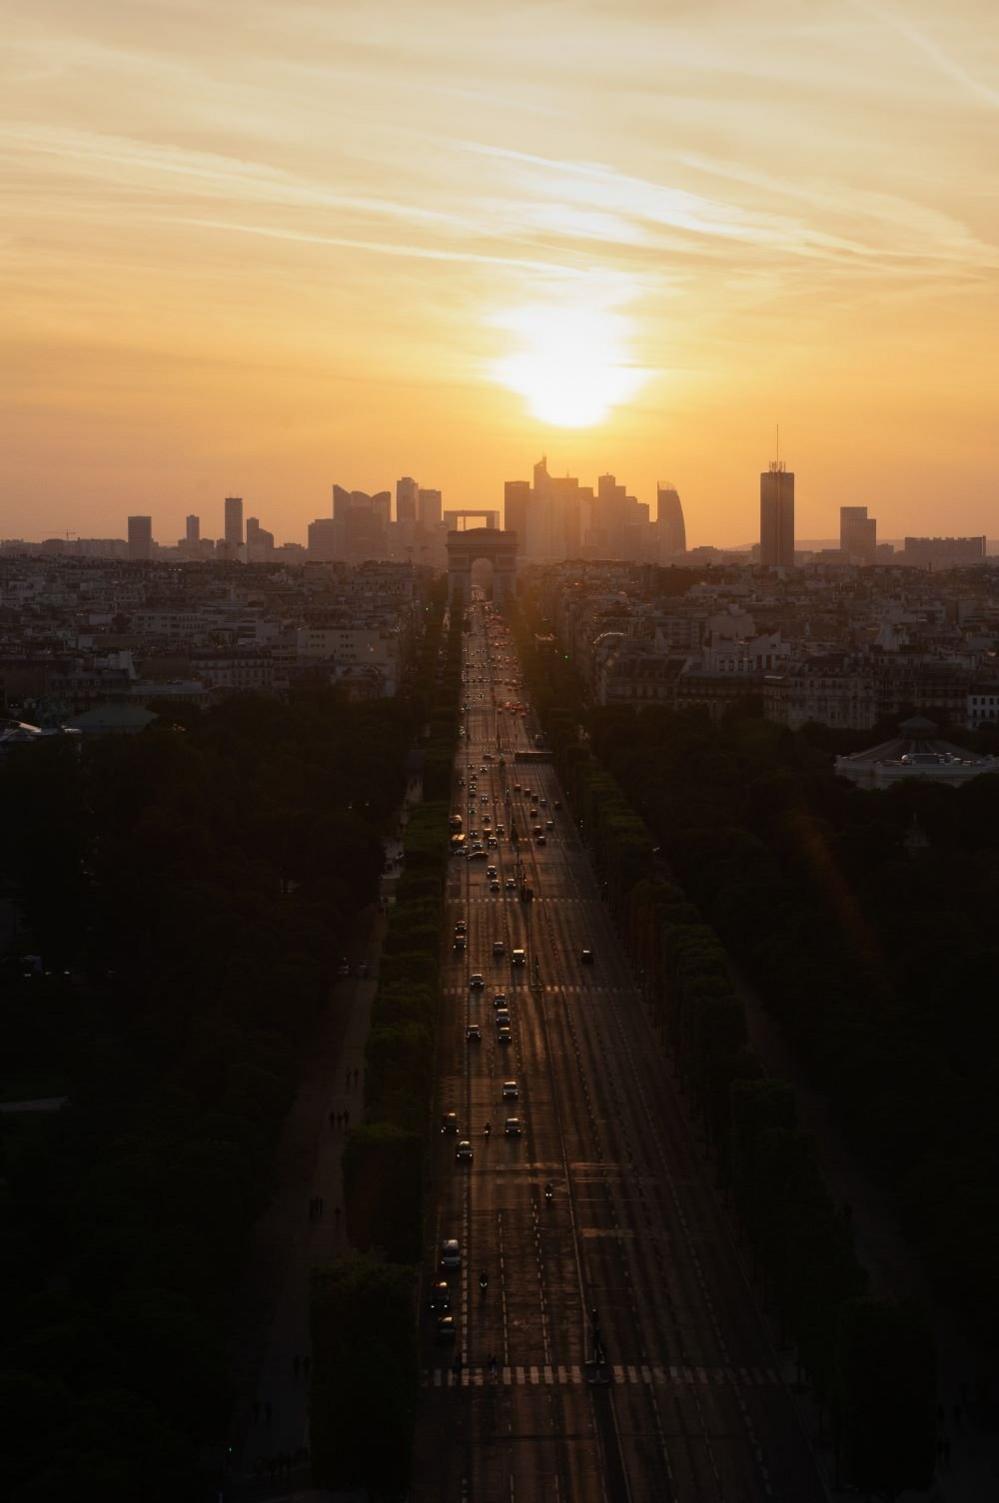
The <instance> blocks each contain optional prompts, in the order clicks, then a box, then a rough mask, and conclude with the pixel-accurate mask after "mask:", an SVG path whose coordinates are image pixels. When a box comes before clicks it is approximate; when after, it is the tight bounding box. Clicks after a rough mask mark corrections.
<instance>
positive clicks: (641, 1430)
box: [412, 605, 825, 1503]
mask: <svg viewBox="0 0 999 1503" xmlns="http://www.w3.org/2000/svg"><path fill="white" fill-rule="evenodd" d="M472 620H473V626H472V630H471V632H470V633H469V634H468V635H467V637H466V647H465V675H466V682H465V686H464V697H465V701H466V703H467V706H468V708H467V711H466V713H465V714H464V716H463V721H464V725H465V728H466V732H467V735H466V738H465V739H463V740H462V742H461V746H460V751H459V754H458V757H457V759H456V766H455V788H454V792H453V797H452V809H453V810H456V811H458V812H460V813H461V814H462V816H463V818H464V820H465V831H466V835H467V836H468V838H469V839H470V838H471V833H470V832H471V831H472V830H477V831H478V832H479V834H480V836H485V835H487V834H488V831H489V829H492V830H495V829H496V826H497V825H500V826H503V827H504V830H505V834H504V836H503V837H502V838H499V839H498V840H497V844H496V848H495V849H490V850H488V851H487V859H485V860H482V859H476V860H471V859H458V858H455V859H453V860H452V862H451V865H450V874H449V881H448V894H447V897H448V903H447V913H448V925H449V927H448V936H447V945H448V949H447V954H448V962H447V965H446V967H445V987H446V990H445V999H444V1008H443V1013H442V1026H441V1030H440V1045H439V1106H440V1110H441V1112H442V1113H443V1112H444V1111H449V1110H451V1111H454V1112H456V1113H457V1117H458V1125H459V1129H460V1131H459V1135H458V1136H461V1137H468V1138H469V1139H470V1141H471V1143H472V1148H473V1153H474V1158H473V1162H472V1163H471V1164H470V1165H466V1164H460V1163H458V1162H456V1159H455V1149H456V1144H457V1141H458V1138H457V1137H456V1136H452V1135H450V1134H447V1135H445V1134H443V1133H442V1134H440V1135H439V1136H438V1137H437V1138H436V1139H435V1144H434V1157H435V1162H434V1170H433V1195H434V1199H433V1201H432V1204H431V1214H430V1217H429V1224H430V1230H431V1233H432V1239H433V1240H432V1242H431V1243H430V1245H428V1247H427V1249H426V1258H425V1265H424V1272H423V1279H422V1301H421V1303H422V1306H423V1312H422V1324H421V1353H422V1367H423V1380H422V1381H423V1387H422V1391H421V1402H420V1412H419V1418H418V1426H417V1444H416V1456H415V1482H414V1488H413V1493H412V1496H413V1498H414V1500H417V1503H431V1500H433V1503H449V1500H454V1503H463V1500H468V1503H500V1500H502V1503H535V1500H536V1503H551V1500H556V1503H557V1500H564V1503H653V1500H654V1503H669V1500H673V1499H675V1500H680V1503H687V1500H691V1503H700V1500H704V1503H708V1500H721V1499H724V1500H726V1503H742V1500H745V1503H750V1500H768V1499H769V1500H781V1503H813V1500H816V1503H817V1500H820V1499H822V1498H823V1497H824V1496H825V1494H824V1491H823V1488H822V1485H821V1483H820V1481H819V1477H818V1474H817V1471H816V1467H815V1463H814V1460H813V1458H812V1455H811V1452H810V1450H809V1447H808V1445H807V1444H806V1441H805V1438H804V1436H803V1434H802V1431H801V1429H800V1426H799V1423H798V1420H797V1416H796V1414H795V1411H794V1408H793V1405H792V1402H791V1398H790V1395H789V1394H788V1392H787V1390H786V1388H785V1387H784V1385H783V1383H782V1381H781V1378H780V1374H779V1372H778V1370H777V1362H776V1358H775V1355H774V1352H773V1350H772V1347H771V1344H770V1341H769V1338H768V1334H767V1331H766V1328H765V1325H764V1323H763V1321H762V1320H761V1318H760V1316H759V1314H758V1312H757V1310H756V1308H755V1306H754V1303H753V1299H752V1296H751V1293H750V1290H749V1287H748V1285H747V1282H746V1279H745V1277H744V1274H743V1271H742V1268H741V1265H740V1263H739V1260H738V1258H737V1256H736V1253H735V1250H734V1248H733V1246H732V1242H731V1237H730V1233H729V1230H728V1226H727V1223H726V1221H725V1219H724V1216H723V1215H722V1212H721V1210H720V1208H719V1206H718V1203H717V1200H716V1198H715V1195H714V1192H713V1190H712V1188H711V1184H710V1181H709V1177H708V1172H707V1170H706V1168H705V1164H704V1161H703V1159H702V1158H701V1156H700V1155H699V1153H698V1152H697V1150H696V1148H695V1146H694V1145H693V1143H692V1142H691V1139H690V1134H689V1129H688V1128H687V1126H686V1124H685V1120H684V1118H683V1115H682V1113H681V1111H680V1110H679V1107H678V1104H677V1100H676V1094H675V1092H676V1087H675V1084H674V1082H673V1076H672V1074H671V1071H670V1068H669V1065H668V1062H667V1060H666V1057H665V1055H664V1053H663V1051H662V1049H661V1047H660V1046H659V1044H658V1042H657V1041H656V1039H655V1036H654V1033H653V1031H652V1029H651V1026H650V1024H649V1021H648V1019H647V1017H646V1015H645V1012H644V1011H643V1007H642V1003H641V999H640V996H639V994H638V991H637V990H636V988H635V985H634V981H633V978H632V977H631V975H630V973H629V970H628V967H627V965H626V963H625V960H624V957H623V954H622V952H621V946H620V942H619V941H618V939H617V937H616V933H615V930H614V928H613V925H612V923H611V919H610V915H609V913H608V911H607V909H606V907H605V906H604V905H603V904H602V903H601V901H600V898H599V894H598V891H597V886H596V882H595V879H594V876H593V873H592V869H591V867H590V865H589V862H588V859H587V856H586V854H585V851H584V848H583V846H582V844H581V841H580V839H579V836H578V833H577V832H576V830H575V829H574V827H573V824H572V818H571V814H570V812H569V811H568V810H567V809H566V808H565V800H564V795H563V792H562V790H561V788H560V787H559V784H558V781H557V779H556V777H555V773H554V770H553V768H552V767H550V766H541V765H537V764H534V765H522V764H519V763H517V762H516V761H515V753H516V751H517V750H520V751H522V752H523V751H527V750H529V749H530V748H531V745H532V739H531V737H530V735H529V734H528V728H529V727H530V728H531V729H533V726H532V725H531V721H530V718H529V715H528V716H527V717H525V716H521V715H519V714H517V713H515V712H514V713H511V712H509V711H506V710H504V709H503V708H502V706H503V705H504V704H505V703H506V702H507V701H512V702H514V703H520V704H524V703H526V701H525V698H524V690H523V689H522V688H521V687H520V686H519V684H520V674H519V670H518V667H517V664H516V659H515V654H514V649H513V646H512V643H511V641H510V638H509V635H508V633H507V631H506V628H505V627H504V626H503V624H502V622H501V620H500V618H499V617H498V616H493V615H492V614H491V613H488V612H487V611H485V610H484V609H483V607H482V606H481V605H477V606H476V607H474V608H473V612H472ZM480 679H481V682H480ZM497 707H499V708H497ZM528 709H529V707H528ZM501 757H502V759H503V761H504V764H505V765H504V766H503V767H502V768H501V767H500V765H499V759H500V758H501ZM483 768H485V769H486V770H485V771H482V770H481V769H483ZM473 778H474V780H475V786H474V788H473V787H472V786H471V785H472V780H473ZM517 785H519V788H518V786H517ZM531 793H535V794H537V795H538V800H537V802H535V801H534V800H532V798H531V797H530V794H531ZM543 801H547V802H546V803H545V802H543ZM557 803H558V804H561V806H562V807H560V808H556V804H557ZM486 815H488V817H489V821H490V823H489V825H488V826H487V825H486V824H485V816H486ZM549 819H551V820H552V821H553V824H554V828H553V829H545V828H544V827H545V826H546V823H547V821H548V820H549ZM538 824H540V825H541V826H542V828H543V830H544V834H545V844H544V845H543V846H541V845H539V844H538V843H537V840H536V839H535V838H534V837H533V836H532V835H531V831H532V828H533V827H535V826H536V825H538ZM513 829H516V832H517V835H518V836H519V842H518V845H517V846H515V845H514V844H513V842H512V841H511V838H510V836H511V832H512V830H513ZM489 866H493V867H495V869H496V872H497V877H498V881H499V884H500V891H499V892H498V893H495V892H493V891H491V890H490V882H489V879H488V878H487V868H488V867H489ZM519 875H523V876H526V879H527V881H528V882H529V883H530V884H531V885H532V887H533V890H534V901H533V902H531V903H528V904H525V903H523V902H521V901H520V896H519V892H513V891H508V890H507V888H506V882H507V879H508V878H511V877H513V878H514V879H516V878H517V877H518V876H519ZM459 920H464V922H465V924H466V925H467V946H466V949H465V951H464V953H459V954H453V953H452V951H451V945H450V936H451V932H452V929H453V926H454V924H455V923H456V922H458V921H459ZM499 941H502V945H503V949H504V954H503V955H502V956H495V957H494V954H493V947H494V942H499ZM517 946H520V947H523V948H524V949H525V950H526V952H527V964H526V965H525V966H523V967H515V966H513V965H512V964H511V961H510V955H511V952H512V950H513V949H514V947H517ZM584 948H592V950H593V953H594V963H593V964H592V965H589V964H584V963H583V962H582V960H581V958H580V957H581V952H582V950H583V949H584ZM475 972H480V973H481V974H482V976H483V977H484V980H485V986H484V988H483V989H482V990H472V989H470V987H469V984H468V983H469V977H470V976H471V975H472V974H473V973H475ZM497 993H503V994H505V995H506V997H507V998H508V1007H509V1011H510V1015H511V1023H510V1031H511V1042H510V1043H509V1044H508V1045H505V1046H504V1045H501V1044H500V1043H499V1042H498V1038H497V1029H496V1027H495V1025H494V1005H493V999H494V996H495V994H497ZM475 1021H477V1022H478V1023H479V1025H480V1028H481V1033H482V1039H481V1042H469V1041H467V1040H466V1028H467V1026H468V1024H469V1023H470V1022H475ZM505 1080H516V1082H517V1088H518V1097H517V1099H516V1100H512V1101H505V1100H504V1099H503V1097H502V1083H503V1082H504V1081H505ZM512 1114H517V1115H519V1116H520V1118H521V1119H522V1123H523V1134H522V1136H521V1137H519V1138H507V1137H506V1136H505V1135H504V1130H503V1126H504V1120H505V1118H506V1117H507V1115H512ZM486 1122H489V1123H490V1124H491V1126H492V1132H491V1136H490V1137H489V1139H488V1140H487V1139H486V1138H485V1137H484V1136H483V1128H484V1125H485V1123H486ZM548 1184H550V1185H551V1186H552V1190H553V1195H552V1199H551V1201H548V1200H546V1197H545V1187H546V1185H548ZM446 1237H457V1238H458V1239H459V1241H460V1244H461V1254H462V1266H461V1269H460V1271H458V1272H452V1273H450V1274H449V1275H448V1281H449V1286H450V1293H451V1300H452V1313H453V1315H454V1318H455V1327H456V1337H455V1338H454V1340H453V1342H451V1343H450V1344H445V1343H443V1342H442V1341H441V1340H440V1339H439V1337H438V1332H437V1318H436V1316H434V1315H432V1314H431V1313H430V1312H429V1310H428V1308H427V1296H428V1293H429V1287H430V1284H431V1281H432V1280H434V1279H439V1278H441V1277H442V1272H441V1271H440V1270H439V1269H438V1266H437V1263H438V1254H439V1246H440V1243H441V1241H442V1240H443V1239H444V1238H446ZM483 1270H484V1271H485V1272H486V1273H487V1275H488V1287H487V1289H486V1290H485V1291H482V1290H481V1289H480V1287H479V1275H480V1272H481V1271H483ZM597 1358H602V1359H603V1361H602V1363H601V1364H600V1365H599V1366H597V1365H595V1359H597ZM459 1363H460V1369H459V1368H458V1364H459ZM594 1379H599V1380H606V1381H594Z"/></svg>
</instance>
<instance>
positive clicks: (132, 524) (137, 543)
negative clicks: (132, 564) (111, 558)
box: [128, 517, 153, 563]
mask: <svg viewBox="0 0 999 1503" xmlns="http://www.w3.org/2000/svg"><path fill="white" fill-rule="evenodd" d="M128 556H129V558H130V559H134V560H138V561H140V562H143V563H148V561H149V560H150V559H151V558H152V556H153V519H152V517H129V519H128Z"/></svg>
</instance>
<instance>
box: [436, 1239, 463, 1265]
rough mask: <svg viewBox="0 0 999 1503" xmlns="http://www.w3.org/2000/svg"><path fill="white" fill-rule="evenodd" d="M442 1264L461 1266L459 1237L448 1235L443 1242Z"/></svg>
mask: <svg viewBox="0 0 999 1503" xmlns="http://www.w3.org/2000/svg"><path fill="white" fill-rule="evenodd" d="M440 1264H441V1267H442V1268H460V1267H461V1245H460V1243H459V1242H458V1239H457V1237H448V1238H446V1240H445V1241H443V1242H442V1243H441V1257H440Z"/></svg>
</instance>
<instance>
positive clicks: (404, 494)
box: [395, 475, 420, 522]
mask: <svg viewBox="0 0 999 1503" xmlns="http://www.w3.org/2000/svg"><path fill="white" fill-rule="evenodd" d="M419 494H420V488H419V486H418V485H417V483H416V481H415V480H414V479H413V477H412V476H411V475H403V477H402V479H401V480H397V481H396V483H395V519H396V521H397V522H415V521H416V513H417V503H418V499H419Z"/></svg>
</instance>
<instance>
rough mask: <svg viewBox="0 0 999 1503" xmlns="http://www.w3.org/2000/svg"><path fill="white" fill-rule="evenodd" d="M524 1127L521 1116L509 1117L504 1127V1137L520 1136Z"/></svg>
mask: <svg viewBox="0 0 999 1503" xmlns="http://www.w3.org/2000/svg"><path fill="white" fill-rule="evenodd" d="M523 1130H524V1127H523V1123H522V1122H521V1120H520V1118H519V1117H507V1119H506V1123H505V1124H504V1127H503V1134H504V1137H507V1138H519V1137H520V1135H521V1133H522V1132H523Z"/></svg>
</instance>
